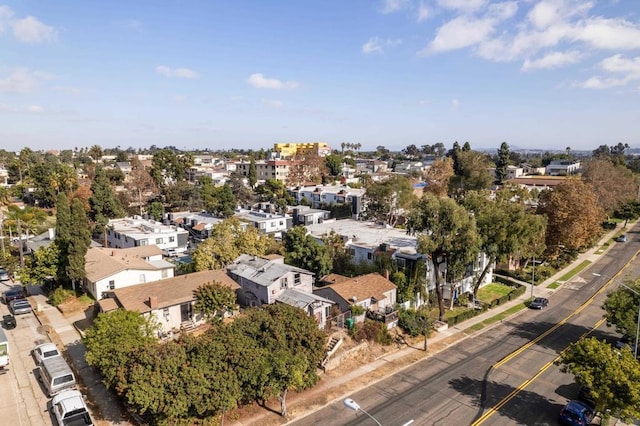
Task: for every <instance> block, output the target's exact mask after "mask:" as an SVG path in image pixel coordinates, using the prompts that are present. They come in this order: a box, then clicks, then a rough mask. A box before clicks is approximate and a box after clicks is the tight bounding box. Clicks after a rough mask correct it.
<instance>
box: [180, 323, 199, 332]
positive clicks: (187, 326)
mask: <svg viewBox="0 0 640 426" xmlns="http://www.w3.org/2000/svg"><path fill="white" fill-rule="evenodd" d="M195 329H196V325H195V323H194V322H193V321H191V320H189V321H182V323H181V324H180V330H181V331H182V332H183V333H189V332H191V331H193V330H195Z"/></svg>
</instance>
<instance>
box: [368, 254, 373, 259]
mask: <svg viewBox="0 0 640 426" xmlns="http://www.w3.org/2000/svg"><path fill="white" fill-rule="evenodd" d="M367 259H369V260H371V259H373V253H371V252H369V253H367Z"/></svg>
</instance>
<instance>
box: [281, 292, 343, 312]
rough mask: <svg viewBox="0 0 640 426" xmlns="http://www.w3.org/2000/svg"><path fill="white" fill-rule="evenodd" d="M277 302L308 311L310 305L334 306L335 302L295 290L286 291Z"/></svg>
mask: <svg viewBox="0 0 640 426" xmlns="http://www.w3.org/2000/svg"><path fill="white" fill-rule="evenodd" d="M276 302H280V303H286V304H287V305H291V306H295V307H296V308H300V309H306V308H307V307H309V305H312V304H313V303H315V302H322V303H328V304H330V305H333V304H334V303H335V302H333V301H332V300H329V299H325V298H324V297H320V296H316V295H314V294H309V293H303V292H301V291H298V290H296V289H293V288H289V289H286V290H285V291H283V292H282V293H281V294H280V295H279V296H278V297H277V298H276Z"/></svg>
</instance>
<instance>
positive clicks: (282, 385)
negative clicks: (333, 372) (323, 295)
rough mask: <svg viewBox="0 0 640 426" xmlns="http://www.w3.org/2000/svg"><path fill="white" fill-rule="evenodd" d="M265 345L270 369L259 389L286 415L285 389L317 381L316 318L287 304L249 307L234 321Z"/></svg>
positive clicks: (319, 345)
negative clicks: (277, 401) (260, 307)
mask: <svg viewBox="0 0 640 426" xmlns="http://www.w3.org/2000/svg"><path fill="white" fill-rule="evenodd" d="M234 326H235V327H237V329H238V330H241V332H242V333H243V334H245V335H247V336H250V337H252V338H253V339H254V340H255V341H257V343H258V345H259V346H261V347H263V348H265V349H266V351H265V352H264V353H263V354H264V355H265V356H266V357H267V359H268V363H269V365H270V366H271V369H270V371H269V373H268V375H267V377H266V380H265V381H264V382H263V383H260V384H259V385H258V386H259V387H260V388H261V389H260V393H262V395H263V398H264V399H268V398H270V397H273V396H276V397H277V398H278V399H279V400H280V406H281V412H280V413H281V415H282V416H283V417H286V416H287V400H286V398H287V392H288V391H289V390H295V391H300V390H303V389H306V388H308V387H311V386H313V385H314V384H315V383H316V382H317V381H318V375H317V366H318V364H319V363H320V361H321V360H322V357H323V356H324V345H325V341H324V340H325V339H324V335H323V333H322V332H321V331H320V330H319V329H318V324H317V323H316V321H315V320H314V319H313V318H312V317H310V316H309V315H307V313H306V312H304V311H303V310H302V309H299V308H296V307H294V306H290V305H287V304H284V303H282V304H275V305H267V306H265V307H263V308H262V309H250V310H248V311H247V313H246V316H244V317H242V318H238V319H237V320H236V322H235V324H234Z"/></svg>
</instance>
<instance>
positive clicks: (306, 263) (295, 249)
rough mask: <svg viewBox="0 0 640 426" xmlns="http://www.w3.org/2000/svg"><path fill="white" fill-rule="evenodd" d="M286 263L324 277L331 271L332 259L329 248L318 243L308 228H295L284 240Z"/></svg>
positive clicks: (288, 232)
mask: <svg viewBox="0 0 640 426" xmlns="http://www.w3.org/2000/svg"><path fill="white" fill-rule="evenodd" d="M284 247H285V253H286V254H285V258H284V260H285V262H286V263H287V264H289V265H293V266H297V267H298V268H302V269H306V270H308V271H311V272H313V273H314V274H316V276H317V277H322V276H324V275H326V274H328V273H329V272H330V271H331V267H332V263H333V262H332V259H331V257H330V251H329V248H328V247H327V246H326V245H322V244H320V243H318V242H317V241H316V240H315V239H314V238H313V237H312V236H311V235H307V228H305V227H304V226H295V227H293V228H291V229H290V230H289V231H287V233H286V235H285V238H284Z"/></svg>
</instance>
